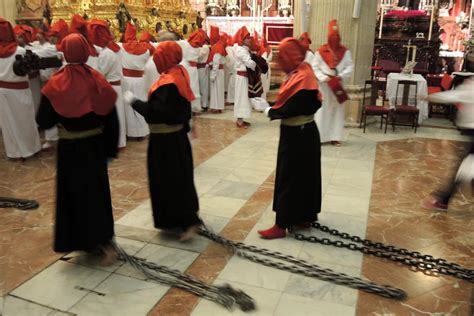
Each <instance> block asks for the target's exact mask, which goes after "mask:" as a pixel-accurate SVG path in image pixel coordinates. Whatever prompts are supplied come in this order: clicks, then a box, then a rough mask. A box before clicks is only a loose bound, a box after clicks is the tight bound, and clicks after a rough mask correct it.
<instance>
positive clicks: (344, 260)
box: [298, 232, 364, 269]
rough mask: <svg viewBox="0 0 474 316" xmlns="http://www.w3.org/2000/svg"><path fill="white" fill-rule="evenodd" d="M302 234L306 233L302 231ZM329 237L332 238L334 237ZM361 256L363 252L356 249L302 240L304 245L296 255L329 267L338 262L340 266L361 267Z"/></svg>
mask: <svg viewBox="0 0 474 316" xmlns="http://www.w3.org/2000/svg"><path fill="white" fill-rule="evenodd" d="M304 234H307V233H306V232H304ZM312 235H314V234H312ZM318 237H319V236H318ZM325 238H328V237H325ZM330 239H332V240H334V239H335V238H330ZM346 242H347V243H350V242H348V241H346ZM363 257H364V256H363V254H362V253H361V252H358V251H351V250H349V249H345V248H337V247H334V246H327V245H321V244H317V243H309V242H304V246H303V247H302V249H301V251H300V253H299V255H298V258H300V259H302V260H305V261H308V262H309V263H312V264H316V265H319V266H324V267H329V268H331V266H332V265H333V264H340V265H341V266H345V267H348V268H356V269H360V268H361V267H362V260H363Z"/></svg>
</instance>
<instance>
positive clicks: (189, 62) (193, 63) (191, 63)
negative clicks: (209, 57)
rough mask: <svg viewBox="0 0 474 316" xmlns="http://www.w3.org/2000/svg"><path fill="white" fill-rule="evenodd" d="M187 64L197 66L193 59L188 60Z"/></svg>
mask: <svg viewBox="0 0 474 316" xmlns="http://www.w3.org/2000/svg"><path fill="white" fill-rule="evenodd" d="M188 64H189V66H191V67H197V66H198V63H197V62H195V61H188Z"/></svg>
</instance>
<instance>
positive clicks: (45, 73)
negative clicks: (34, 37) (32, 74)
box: [34, 43, 60, 141]
mask: <svg viewBox="0 0 474 316" xmlns="http://www.w3.org/2000/svg"><path fill="white" fill-rule="evenodd" d="M34 53H35V54H36V55H38V56H39V57H41V58H47V57H57V56H58V55H60V53H59V52H58V49H57V48H56V45H53V44H50V43H45V44H44V45H42V46H41V47H40V48H38V49H35V50H34ZM58 70H59V68H48V69H42V70H40V79H41V85H42V86H44V85H45V84H46V82H48V80H49V78H51V76H52V75H53V74H54V73H55V72H56V71H58ZM44 138H45V139H46V140H47V141H57V140H58V139H59V136H58V128H57V127H56V126H54V127H51V128H49V129H47V130H45V131H44Z"/></svg>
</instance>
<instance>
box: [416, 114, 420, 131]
mask: <svg viewBox="0 0 474 316" xmlns="http://www.w3.org/2000/svg"><path fill="white" fill-rule="evenodd" d="M419 115H420V114H419V113H417V114H416V115H415V134H416V130H417V128H418V116H419Z"/></svg>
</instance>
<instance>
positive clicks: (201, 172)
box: [194, 165, 233, 179]
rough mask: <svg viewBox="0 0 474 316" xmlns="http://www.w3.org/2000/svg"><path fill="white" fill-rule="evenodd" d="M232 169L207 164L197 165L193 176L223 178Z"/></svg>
mask: <svg viewBox="0 0 474 316" xmlns="http://www.w3.org/2000/svg"><path fill="white" fill-rule="evenodd" d="M232 171H233V169H232V168H222V167H215V166H209V165H204V166H203V165H199V166H198V167H196V168H195V169H194V176H195V177H200V178H215V179H223V178H224V177H225V176H227V175H228V174H229V173H231V172H232Z"/></svg>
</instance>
